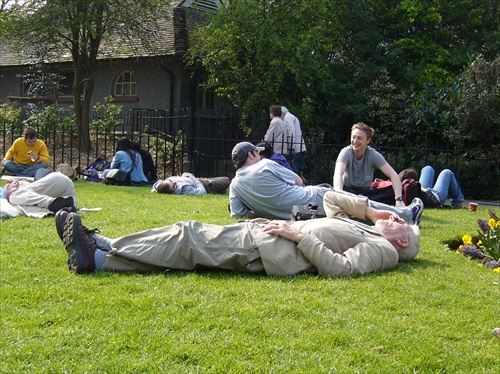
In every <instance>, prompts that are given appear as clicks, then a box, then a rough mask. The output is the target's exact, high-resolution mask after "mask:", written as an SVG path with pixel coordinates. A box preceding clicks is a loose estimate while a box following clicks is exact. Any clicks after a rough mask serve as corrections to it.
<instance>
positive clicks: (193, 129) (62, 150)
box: [0, 109, 460, 183]
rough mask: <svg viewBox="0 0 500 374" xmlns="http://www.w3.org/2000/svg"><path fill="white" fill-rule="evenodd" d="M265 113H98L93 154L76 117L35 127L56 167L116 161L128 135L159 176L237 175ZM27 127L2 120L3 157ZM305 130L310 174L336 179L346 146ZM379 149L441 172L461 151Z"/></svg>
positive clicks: (392, 159)
mask: <svg viewBox="0 0 500 374" xmlns="http://www.w3.org/2000/svg"><path fill="white" fill-rule="evenodd" d="M266 116H267V113H261V114H258V115H255V116H249V117H242V116H240V115H238V114H237V113H232V112H228V113H218V114H213V113H203V112H197V113H194V114H192V113H191V111H190V110H180V111H176V112H173V113H169V112H168V111H162V110H147V109H136V110H133V111H131V112H129V113H127V114H125V115H122V116H120V117H119V118H117V119H115V120H116V123H115V124H114V125H113V126H106V124H105V123H104V125H103V123H102V121H99V120H100V118H99V117H98V116H96V115H95V114H94V116H93V117H92V123H91V126H90V128H91V131H90V138H91V144H92V149H91V151H90V152H83V151H81V150H80V149H79V141H78V137H79V135H80V134H79V133H78V131H77V129H76V128H75V125H74V122H73V121H66V120H64V119H60V118H59V119H58V120H56V121H52V122H50V121H48V122H47V121H45V122H43V123H35V127H36V129H37V131H38V133H39V138H40V139H42V140H44V141H45V143H46V144H47V147H48V148H49V153H50V155H51V167H52V168H53V169H55V168H56V167H57V165H58V164H60V163H68V164H70V165H71V166H72V167H74V168H76V167H81V168H83V169H84V168H86V167H87V166H88V165H90V164H91V163H92V162H93V161H94V160H95V159H96V158H98V157H104V158H106V159H107V160H111V159H112V157H113V154H114V152H115V147H116V143H117V142H118V140H119V139H120V138H121V137H123V136H127V137H129V138H130V139H132V140H134V141H136V142H138V143H140V144H141V146H142V147H143V148H146V149H148V150H149V151H150V152H151V154H152V156H153V160H154V161H155V163H156V165H157V169H158V175H159V177H160V178H161V177H164V176H168V175H176V174H180V173H182V172H185V171H189V172H192V173H193V174H195V175H196V176H199V177H212V176H219V175H226V176H229V177H232V176H234V167H233V165H232V163H231V159H230V154H231V150H232V148H233V147H234V145H235V144H236V143H238V142H240V141H243V140H247V141H250V142H253V143H256V142H259V141H261V140H262V138H263V136H264V134H265V131H266V130H267V127H268V125H269V119H268V118H266ZM32 125H33V124H32ZM25 126H26V122H23V121H17V122H15V123H9V122H8V121H3V122H2V123H0V150H1V152H2V155H5V153H6V152H7V150H8V149H9V147H10V146H11V145H12V143H13V141H14V140H15V139H17V138H18V137H21V136H22V133H23V130H24V127H25ZM303 132H304V137H305V139H306V143H305V146H306V147H307V152H305V153H304V158H305V162H306V164H307V165H308V170H307V171H306V173H305V177H306V178H308V179H309V180H310V181H311V183H332V177H333V171H334V164H335V160H336V158H337V155H338V153H339V151H340V150H341V149H342V148H343V147H344V146H345V145H346V144H345V143H341V142H339V141H338V140H334V141H332V140H331V139H327V137H326V136H324V135H323V136H322V137H319V136H317V134H315V133H314V131H309V129H307V128H303ZM307 140H309V141H307ZM376 148H377V149H378V150H379V151H380V152H381V153H382V154H383V155H384V156H385V157H386V159H387V160H388V162H389V163H390V164H391V165H392V166H393V167H394V168H395V169H396V170H397V171H399V170H401V169H404V168H406V167H409V166H412V167H415V168H417V169H420V168H421V167H423V166H424V165H426V164H431V165H433V166H434V168H435V169H437V170H441V169H443V168H451V169H453V170H454V171H455V172H457V170H458V166H459V164H460V154H459V153H458V152H457V151H455V150H449V149H440V148H434V149H430V148H427V149H422V148H418V149H417V148H415V149H408V148H405V149H403V148H390V147H382V146H380V147H378V146H377V147H376ZM377 176H379V175H377ZM380 177H382V175H380Z"/></svg>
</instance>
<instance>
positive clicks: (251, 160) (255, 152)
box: [231, 142, 264, 169]
mask: <svg viewBox="0 0 500 374" xmlns="http://www.w3.org/2000/svg"><path fill="white" fill-rule="evenodd" d="M263 150H264V147H256V146H254V145H253V144H252V143H249V142H240V143H238V144H236V145H235V146H234V148H233V151H232V152H231V160H232V161H233V164H234V167H235V168H236V169H239V168H241V167H242V166H244V165H253V164H255V163H257V162H258V161H260V156H259V152H260V151H263Z"/></svg>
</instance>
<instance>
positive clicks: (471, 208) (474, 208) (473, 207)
mask: <svg viewBox="0 0 500 374" xmlns="http://www.w3.org/2000/svg"><path fill="white" fill-rule="evenodd" d="M477 205H478V204H476V203H469V210H470V211H471V212H475V211H476V209H477Z"/></svg>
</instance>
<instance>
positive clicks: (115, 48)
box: [0, 0, 221, 66]
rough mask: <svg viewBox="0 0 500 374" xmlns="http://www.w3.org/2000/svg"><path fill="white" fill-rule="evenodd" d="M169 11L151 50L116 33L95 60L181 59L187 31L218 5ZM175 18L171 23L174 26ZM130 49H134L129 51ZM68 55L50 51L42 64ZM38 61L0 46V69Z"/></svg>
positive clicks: (183, 5) (179, 0)
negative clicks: (129, 41)
mask: <svg viewBox="0 0 500 374" xmlns="http://www.w3.org/2000/svg"><path fill="white" fill-rule="evenodd" d="M170 4H171V5H170V8H167V9H165V12H164V15H165V17H164V18H162V19H160V20H159V21H158V22H159V26H160V32H159V33H158V37H157V39H155V40H154V41H153V42H152V48H149V49H145V48H143V47H142V46H141V44H140V43H139V42H138V39H136V40H135V43H134V40H132V43H125V42H124V40H123V38H122V37H121V35H119V33H115V35H113V36H112V37H111V38H108V39H106V40H103V41H102V43H101V46H100V49H99V55H98V59H99V60H106V59H108V60H109V59H128V58H139V57H155V56H174V55H182V54H184V53H185V52H186V50H187V29H188V28H189V25H190V24H191V23H192V22H196V19H197V18H198V15H199V14H200V12H204V11H207V10H216V9H218V8H219V7H220V5H221V1H216V0H201V1H200V0H171V1H170ZM174 18H175V22H174ZM132 46H134V47H132ZM70 61H71V54H70V52H69V51H68V50H67V49H62V48H61V49H59V50H57V51H53V53H51V54H50V55H47V56H45V61H44V62H45V63H56V62H70ZM36 62H40V61H39V59H37V58H34V57H33V56H30V55H29V54H27V53H22V52H17V51H14V50H13V49H11V48H9V47H8V46H7V45H5V44H3V43H1V44H0V66H19V65H31V64H34V63H36Z"/></svg>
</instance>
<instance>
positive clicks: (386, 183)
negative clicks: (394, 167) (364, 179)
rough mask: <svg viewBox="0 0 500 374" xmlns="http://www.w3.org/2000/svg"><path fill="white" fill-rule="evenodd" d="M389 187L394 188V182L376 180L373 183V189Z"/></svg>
mask: <svg viewBox="0 0 500 374" xmlns="http://www.w3.org/2000/svg"><path fill="white" fill-rule="evenodd" d="M389 186H392V182H391V181H384V180H382V179H378V178H377V179H375V180H374V181H373V183H372V189H373V190H374V189H377V188H385V187H389Z"/></svg>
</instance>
